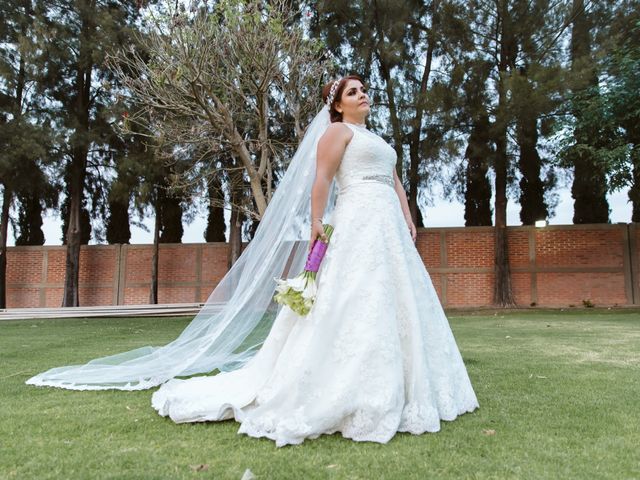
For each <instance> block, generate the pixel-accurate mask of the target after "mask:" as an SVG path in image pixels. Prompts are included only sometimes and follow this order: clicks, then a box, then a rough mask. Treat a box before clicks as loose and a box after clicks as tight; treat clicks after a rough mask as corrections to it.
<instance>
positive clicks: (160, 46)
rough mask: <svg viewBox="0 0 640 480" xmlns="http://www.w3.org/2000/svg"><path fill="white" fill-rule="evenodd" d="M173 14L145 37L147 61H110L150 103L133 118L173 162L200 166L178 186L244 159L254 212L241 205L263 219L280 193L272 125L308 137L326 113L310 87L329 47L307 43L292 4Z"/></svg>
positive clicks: (231, 1)
mask: <svg viewBox="0 0 640 480" xmlns="http://www.w3.org/2000/svg"><path fill="white" fill-rule="evenodd" d="M165 9H166V10H163V11H165V12H166V13H165V14H164V15H157V16H155V17H152V18H150V19H149V24H150V29H149V31H148V32H145V35H144V36H140V37H139V38H138V40H139V43H140V45H141V50H142V51H144V52H146V54H147V55H149V58H148V59H147V58H144V57H143V56H142V55H141V50H140V49H136V48H132V49H129V50H120V51H119V52H118V53H117V54H115V55H114V56H112V57H111V62H110V64H111V66H112V68H113V69H114V71H115V72H116V74H117V75H118V78H119V79H120V80H121V81H122V83H123V84H124V85H125V86H126V87H127V88H128V89H129V91H130V92H131V95H132V96H133V97H134V98H135V99H136V102H137V103H139V104H140V105H142V106H143V108H142V109H141V110H140V111H139V112H138V114H137V115H132V116H131V118H130V122H131V123H136V122H143V123H145V124H146V128H147V129H148V130H149V131H150V132H152V133H151V134H152V135H154V136H157V137H161V138H162V139H163V145H165V146H166V151H163V152H160V153H161V154H163V155H164V156H165V159H166V160H167V161H185V162H187V163H189V162H190V163H191V164H192V165H194V168H192V169H184V171H185V172H187V174H186V176H183V177H176V178H174V179H173V180H174V183H178V184H180V183H182V184H183V185H184V184H190V185H194V184H199V185H202V179H203V178H206V177H209V176H213V175H217V174H218V172H217V170H216V167H214V166H213V165H214V162H210V160H211V159H212V158H215V157H216V156H219V155H221V154H223V153H228V154H230V155H231V156H233V157H234V158H235V159H237V161H238V162H239V164H240V165H241V167H242V169H243V175H246V177H247V178H248V181H249V187H250V191H251V194H252V197H253V200H254V203H255V211H253V210H252V207H251V204H247V203H243V204H239V205H237V207H238V208H239V209H241V210H242V211H244V212H245V214H246V215H247V216H250V217H253V218H256V219H259V218H260V217H261V215H262V214H263V213H264V211H265V209H266V206H267V204H268V201H269V199H270V198H271V195H272V188H273V183H272V178H273V166H274V162H275V161H276V160H277V157H278V153H279V151H280V148H279V146H278V145H276V144H274V143H273V142H272V141H271V139H270V138H269V126H270V124H271V123H272V122H273V123H275V122H278V121H283V122H285V121H288V122H293V123H294V124H295V125H296V133H297V134H298V139H299V138H300V137H301V136H302V134H303V132H304V130H303V128H302V125H304V124H305V123H306V122H307V120H308V119H309V117H310V115H311V114H312V113H315V111H316V110H317V108H318V98H317V97H316V96H315V95H314V96H313V97H311V96H310V95H308V94H307V91H309V90H311V91H314V92H315V91H316V89H317V88H318V84H319V83H320V81H321V79H322V74H323V72H324V70H325V66H326V62H324V61H322V60H321V57H322V50H321V48H320V47H321V45H320V44H319V42H317V41H314V40H309V39H307V38H305V33H304V31H303V29H302V27H300V26H299V25H297V24H296V22H294V17H295V15H296V14H297V12H292V11H290V10H289V9H288V7H287V2H284V1H276V2H270V3H269V4H265V3H261V2H257V1H249V2H243V1H239V0H228V1H220V2H217V3H216V4H215V5H213V7H211V10H210V9H209V8H208V7H206V8H201V7H198V6H197V2H194V3H192V4H189V8H185V9H182V10H181V9H178V10H175V9H174V8H173V6H172V5H169V4H165ZM151 22H155V23H153V25H151ZM151 27H152V28H151ZM277 104H284V105H286V107H287V109H286V111H282V110H281V109H279V108H277V107H276V105H277ZM274 117H275V118H274ZM290 142H293V143H295V139H290ZM176 151H179V152H180V154H181V156H180V158H176ZM194 152H195V153H199V155H194ZM195 166H197V168H195ZM191 174H193V175H195V176H189V175H191Z"/></svg>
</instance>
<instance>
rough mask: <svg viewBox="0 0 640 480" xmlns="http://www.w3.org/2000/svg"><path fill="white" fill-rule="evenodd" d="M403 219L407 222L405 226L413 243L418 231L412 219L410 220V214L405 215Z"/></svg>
mask: <svg viewBox="0 0 640 480" xmlns="http://www.w3.org/2000/svg"><path fill="white" fill-rule="evenodd" d="M404 219H405V221H406V222H407V227H409V233H410V234H411V240H413V242H414V243H415V241H416V238H417V237H418V231H417V230H416V226H415V225H414V224H413V220H411V215H405V216H404Z"/></svg>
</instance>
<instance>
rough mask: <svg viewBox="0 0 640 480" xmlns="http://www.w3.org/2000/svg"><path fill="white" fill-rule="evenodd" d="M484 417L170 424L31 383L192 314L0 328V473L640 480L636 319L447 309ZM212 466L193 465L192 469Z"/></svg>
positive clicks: (173, 327)
mask: <svg viewBox="0 0 640 480" xmlns="http://www.w3.org/2000/svg"><path fill="white" fill-rule="evenodd" d="M450 321H451V326H452V328H453V330H454V333H455V335H456V338H457V341H458V345H459V347H460V350H461V351H462V355H463V357H464V359H465V361H466V364H467V367H468V370H469V374H470V376H471V380H472V382H473V384H474V387H475V390H476V393H477V395H478V399H479V401H480V409H479V410H477V411H476V412H474V413H471V414H466V415H464V416H462V417H459V418H458V419H457V420H456V421H455V422H450V423H447V422H443V428H442V430H441V432H439V433H437V434H425V435H419V436H414V435H411V434H407V433H402V434H398V435H396V436H395V437H394V438H393V439H392V440H391V441H390V442H389V443H388V444H386V445H380V444H375V443H368V442H364V443H358V442H353V441H350V440H347V439H344V438H342V437H341V436H340V435H339V434H335V435H332V436H326V435H324V436H322V437H320V438H319V439H316V440H308V441H305V443H303V444H302V445H299V446H287V447H284V448H276V447H275V444H274V442H273V441H271V440H267V439H255V438H250V437H247V436H246V435H238V434H237V433H236V431H237V429H238V424H237V423H235V422H234V421H225V422H221V423H197V424H180V425H177V424H174V423H173V422H172V421H171V420H169V419H167V418H164V417H160V416H159V415H158V414H157V413H156V412H155V410H153V408H152V407H151V403H150V401H151V400H150V399H151V391H149V390H147V391H141V392H120V391H101V392H79V391H68V390H61V389H55V388H43V387H34V386H29V385H25V384H24V381H25V380H26V379H27V378H28V377H30V376H32V375H33V374H35V373H38V372H41V371H43V370H46V369H48V368H51V367H56V366H62V365H70V364H78V363H84V362H86V361H88V360H90V359H92V358H95V357H97V356H104V355H108V354H113V353H117V352H120V351H123V350H128V349H132V348H135V347H139V346H144V345H162V344H164V343H166V342H168V341H169V340H172V339H173V338H175V337H176V336H177V334H178V333H179V332H180V331H181V329H182V328H183V327H184V325H186V323H187V322H188V319H184V318H173V319H167V318H152V319H149V318H129V319H72V320H34V321H32V320H23V321H2V322H0V366H1V367H0V405H1V407H0V478H2V479H5V478H20V479H23V478H27V479H30V478H65V479H66V478H74V479H75V478H77V479H93V478H171V479H174V478H217V479H227V478H229V479H238V480H239V479H240V478H241V476H242V474H243V473H244V471H245V470H246V469H247V468H249V469H250V470H251V471H252V472H253V473H254V475H255V476H256V478H257V479H267V478H269V479H284V478H291V479H307V478H345V479H375V478H385V479H406V478H416V479H418V478H419V479H426V478H436V479H440V478H455V479H459V478H496V479H497V478H509V479H511V478H530V479H543V478H549V479H568V478H576V479H592V478H611V479H616V480H619V479H629V478H640V453H639V451H640V413H639V411H640V312H639V311H637V310H635V311H632V310H610V311H607V310H595V309H585V310H579V311H578V310H571V311H564V312H560V311H541V312H533V311H531V312H530V311H527V312H510V313H503V312H498V313H497V314H494V312H477V313H475V314H467V313H465V314H460V313H451V314H450ZM202 464H205V465H207V466H208V467H205V468H204V469H200V470H197V466H198V465H202Z"/></svg>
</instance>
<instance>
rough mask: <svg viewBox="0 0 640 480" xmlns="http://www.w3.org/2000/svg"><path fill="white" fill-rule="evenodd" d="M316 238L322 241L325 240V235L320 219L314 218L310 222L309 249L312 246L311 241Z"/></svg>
mask: <svg viewBox="0 0 640 480" xmlns="http://www.w3.org/2000/svg"><path fill="white" fill-rule="evenodd" d="M317 238H320V239H321V240H322V241H323V242H326V241H327V235H326V234H325V233H324V227H323V226H322V222H321V221H320V220H314V221H313V222H312V223H311V238H310V239H309V251H311V249H312V248H313V243H314V242H315V241H316V239H317Z"/></svg>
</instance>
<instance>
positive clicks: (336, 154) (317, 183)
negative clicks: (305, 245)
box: [309, 122, 353, 248]
mask: <svg viewBox="0 0 640 480" xmlns="http://www.w3.org/2000/svg"><path fill="white" fill-rule="evenodd" d="M352 137H353V132H352V131H351V129H350V128H349V127H347V126H346V125H343V124H342V123H341V122H336V123H332V124H331V125H329V126H328V127H327V131H326V132H325V133H324V134H323V135H322V137H320V140H319V141H318V150H317V155H316V178H315V180H314V181H313V186H312V187H311V239H310V242H309V248H311V247H312V246H313V242H314V240H315V239H316V238H317V237H324V230H323V229H322V214H323V213H324V210H325V207H326V205H327V199H328V196H329V187H330V186H331V182H332V180H333V177H334V176H335V174H336V171H337V170H338V167H339V166H340V162H342V156H343V155H344V151H345V149H346V148H347V145H348V143H349V141H350V140H351V138H352Z"/></svg>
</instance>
